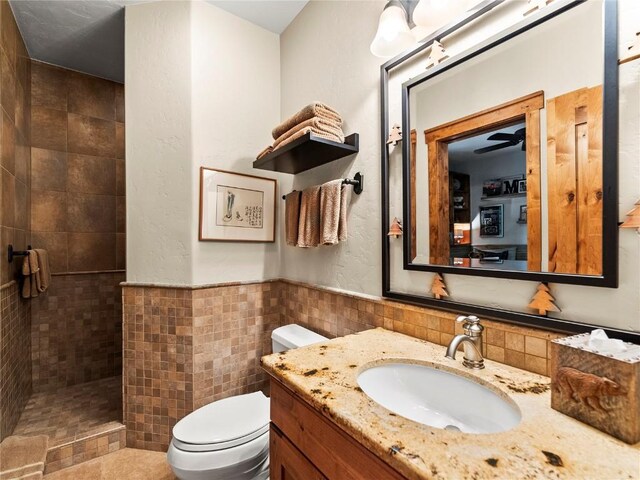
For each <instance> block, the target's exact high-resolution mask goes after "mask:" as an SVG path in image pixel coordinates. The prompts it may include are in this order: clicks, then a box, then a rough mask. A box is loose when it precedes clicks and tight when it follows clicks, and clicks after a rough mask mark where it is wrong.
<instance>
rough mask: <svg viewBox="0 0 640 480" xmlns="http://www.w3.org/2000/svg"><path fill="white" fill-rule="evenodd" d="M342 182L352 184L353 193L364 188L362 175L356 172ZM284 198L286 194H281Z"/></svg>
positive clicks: (359, 191) (359, 192)
mask: <svg viewBox="0 0 640 480" xmlns="http://www.w3.org/2000/svg"><path fill="white" fill-rule="evenodd" d="M342 183H343V184H344V185H353V193H355V194H356V195H360V194H361V193H362V191H363V190H364V175H363V174H362V173H360V172H358V173H356V174H355V175H354V176H353V179H351V178H345V179H343V180H342ZM285 198H287V196H286V195H283V196H282V199H283V200H284V199H285Z"/></svg>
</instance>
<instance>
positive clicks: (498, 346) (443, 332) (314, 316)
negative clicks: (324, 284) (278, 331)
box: [281, 280, 564, 375]
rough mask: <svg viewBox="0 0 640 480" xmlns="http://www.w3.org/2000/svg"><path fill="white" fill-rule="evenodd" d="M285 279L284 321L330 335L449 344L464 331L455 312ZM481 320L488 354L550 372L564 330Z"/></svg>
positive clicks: (537, 371) (513, 363) (283, 282)
mask: <svg viewBox="0 0 640 480" xmlns="http://www.w3.org/2000/svg"><path fill="white" fill-rule="evenodd" d="M281 283H282V290H283V293H282V302H283V304H282V314H283V316H284V318H283V322H284V323H285V324H286V323H298V324H300V325H304V326H306V327H309V328H310V329H312V330H315V331H316V332H318V333H320V334H323V335H326V336H330V337H335V336H343V335H348V334H350V333H355V332H359V331H361V330H366V329H368V328H375V327H384V328H386V329H389V330H393V331H396V332H400V333H404V334H406V335H411V336H413V337H417V338H421V339H423V340H428V341H430V342H432V343H436V344H438V345H448V344H449V342H450V341H451V339H452V338H453V336H454V335H457V334H458V333H462V326H461V325H460V324H458V323H456V322H455V318H456V316H457V315H456V314H454V313H448V312H444V311H440V310H434V309H429V308H421V307H414V306H411V305H405V304H402V303H398V302H392V301H389V300H385V299H382V298H372V297H364V296H359V295H355V294H347V293H342V292H337V291H334V290H330V289H326V288H321V287H314V286H311V285H305V284H300V283H296V282H291V281H288V280H284V281H281ZM482 323H483V325H484V326H485V328H486V330H485V332H484V340H485V341H484V344H483V350H484V352H483V353H484V355H485V356H486V358H489V359H491V360H495V361H498V362H501V363H506V364H508V365H512V366H514V367H517V368H522V369H524V370H529V371H531V372H535V373H540V374H542V375H548V363H549V342H550V341H551V340H553V339H554V338H559V337H562V336H564V335H563V334H560V333H554V332H549V331H546V330H541V329H534V328H525V327H518V326H515V325H510V324H507V323H502V322H498V321H492V320H483V322H482Z"/></svg>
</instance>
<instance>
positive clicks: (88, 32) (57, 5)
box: [9, 0, 308, 82]
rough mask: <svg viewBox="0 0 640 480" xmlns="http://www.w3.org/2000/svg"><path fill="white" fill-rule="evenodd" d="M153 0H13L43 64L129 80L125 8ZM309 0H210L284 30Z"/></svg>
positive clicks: (31, 47)
mask: <svg viewBox="0 0 640 480" xmlns="http://www.w3.org/2000/svg"><path fill="white" fill-rule="evenodd" d="M143 1H148V0H56V1H52V0H9V3H10V4H11V8H12V10H13V13H14V15H15V17H16V21H17V22H18V27H19V28H20V32H21V33H22V37H23V38H24V41H25V43H26V45H27V50H28V51H29V55H30V56H31V57H32V58H34V59H36V60H40V61H42V62H47V63H51V64H54V65H59V66H62V67H65V68H69V69H72V70H77V71H80V72H84V73H88V74H90V75H96V76H98V77H102V78H107V79H109V80H114V81H116V82H123V81H124V7H125V6H126V5H131V4H135V3H142V2H143ZM307 2H308V0H288V1H285V0H273V1H272V0H264V1H253V0H246V1H245V0H209V1H208V3H210V4H212V5H215V6H217V7H220V8H222V9H224V10H226V11H228V12H230V13H232V14H234V15H237V16H239V17H241V18H244V19H245V20H248V21H249V22H252V23H254V24H256V25H259V26H261V27H263V28H266V29H267V30H270V31H272V32H274V33H277V34H280V33H282V31H283V30H284V29H285V28H286V27H287V26H288V25H289V24H290V23H291V21H292V20H293V19H294V18H295V17H296V15H298V13H300V11H301V10H302V9H303V8H304V6H305V5H306V4H307Z"/></svg>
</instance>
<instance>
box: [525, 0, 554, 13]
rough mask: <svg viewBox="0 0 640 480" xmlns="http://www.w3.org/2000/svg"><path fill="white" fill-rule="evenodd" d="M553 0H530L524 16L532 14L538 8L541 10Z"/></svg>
mask: <svg viewBox="0 0 640 480" xmlns="http://www.w3.org/2000/svg"><path fill="white" fill-rule="evenodd" d="M551 2H553V0H529V2H528V3H527V9H526V10H525V12H524V13H523V15H524V16H527V15H530V14H532V13H533V12H535V11H536V10H540V9H542V8H544V7H546V6H547V5H549V4H550V3H551Z"/></svg>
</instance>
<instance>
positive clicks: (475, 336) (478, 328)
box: [445, 315, 484, 369]
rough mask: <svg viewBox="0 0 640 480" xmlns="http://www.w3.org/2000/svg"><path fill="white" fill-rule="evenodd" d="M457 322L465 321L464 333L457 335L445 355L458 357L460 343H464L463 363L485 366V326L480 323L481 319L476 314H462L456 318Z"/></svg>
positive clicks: (453, 357)
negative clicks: (483, 346)
mask: <svg viewBox="0 0 640 480" xmlns="http://www.w3.org/2000/svg"><path fill="white" fill-rule="evenodd" d="M456 322H464V323H463V325H462V328H463V329H464V335H456V336H455V337H453V339H452V340H451V343H449V346H448V347H447V353H446V355H445V357H448V358H451V359H452V360H455V359H456V352H457V351H458V347H459V346H460V344H463V345H464V357H463V358H462V365H464V366H465V367H467V368H477V369H480V368H484V359H483V358H482V331H483V330H484V327H483V326H482V325H480V319H479V318H478V317H476V316H475V315H469V316H465V315H460V316H459V317H458V318H456Z"/></svg>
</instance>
